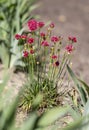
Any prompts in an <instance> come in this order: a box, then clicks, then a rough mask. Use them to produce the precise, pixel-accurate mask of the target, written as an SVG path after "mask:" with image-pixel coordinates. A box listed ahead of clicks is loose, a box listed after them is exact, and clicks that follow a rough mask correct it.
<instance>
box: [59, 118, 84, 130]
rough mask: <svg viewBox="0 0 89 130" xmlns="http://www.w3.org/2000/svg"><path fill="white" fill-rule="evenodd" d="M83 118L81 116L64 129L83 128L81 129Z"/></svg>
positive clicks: (75, 129)
mask: <svg viewBox="0 0 89 130" xmlns="http://www.w3.org/2000/svg"><path fill="white" fill-rule="evenodd" d="M82 121H83V118H79V119H78V120H77V121H76V122H75V121H74V122H72V123H70V124H69V125H68V126H66V127H65V128H63V129H62V130H81V129H79V128H80V127H81V125H82Z"/></svg>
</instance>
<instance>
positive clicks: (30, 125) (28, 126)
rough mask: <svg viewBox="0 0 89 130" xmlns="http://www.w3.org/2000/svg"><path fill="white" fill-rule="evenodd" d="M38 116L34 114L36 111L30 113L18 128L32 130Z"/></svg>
mask: <svg viewBox="0 0 89 130" xmlns="http://www.w3.org/2000/svg"><path fill="white" fill-rule="evenodd" d="M37 118H38V116H37V115H36V113H35V112H34V113H32V114H31V115H30V118H28V119H27V120H26V121H25V122H24V123H23V125H22V126H21V128H20V129H19V130H34V129H35V124H36V121H37Z"/></svg>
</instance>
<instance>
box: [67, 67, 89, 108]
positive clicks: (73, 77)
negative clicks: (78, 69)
mask: <svg viewBox="0 0 89 130" xmlns="http://www.w3.org/2000/svg"><path fill="white" fill-rule="evenodd" d="M67 70H68V72H69V74H70V76H71V78H72V80H73V81H74V84H75V85H76V88H77V90H78V92H79V94H80V97H81V100H82V103H83V105H85V104H86V102H87V95H86V92H85V90H84V89H83V88H82V86H81V85H80V82H79V80H78V78H77V77H76V76H75V74H74V73H73V71H72V70H71V68H70V67H69V66H68V65H67Z"/></svg>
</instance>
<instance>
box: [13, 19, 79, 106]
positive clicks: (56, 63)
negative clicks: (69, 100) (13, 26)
mask: <svg viewBox="0 0 89 130" xmlns="http://www.w3.org/2000/svg"><path fill="white" fill-rule="evenodd" d="M27 26H28V30H27V32H25V33H24V34H22V35H19V34H16V35H15V38H16V39H17V40H21V41H22V43H23V50H22V55H23V60H24V62H25V64H26V68H25V71H26V72H27V73H26V74H27V84H26V85H25V86H26V88H27V89H28V90H27V91H25V96H24V97H25V99H26V101H27V102H28V104H29V105H31V103H32V100H33V99H34V98H35V96H36V95H37V94H38V93H43V95H44V102H43V104H44V105H43V106H45V107H47V106H52V105H56V104H57V102H58V96H59V95H62V93H61V92H59V93H58V91H57V90H58V88H59V89H60V88H61V87H62V85H63V79H64V77H65V75H66V65H67V64H70V61H71V56H72V53H73V51H74V50H75V48H74V44H75V43H76V42H77V40H76V37H72V36H69V37H68V40H67V45H65V47H64V48H63V47H62V45H63V44H62V41H63V37H61V36H55V35H53V34H52V31H53V29H54V27H55V25H54V23H51V24H50V25H49V26H48V27H46V28H47V31H46V32H44V31H43V27H44V26H45V23H44V22H37V21H36V20H35V19H31V20H29V21H28V23H27ZM63 46H64V45H63ZM59 82H60V83H59ZM63 93H65V90H64V91H63ZM26 94H27V95H26Z"/></svg>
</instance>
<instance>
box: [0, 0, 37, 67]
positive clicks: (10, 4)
mask: <svg viewBox="0 0 89 130" xmlns="http://www.w3.org/2000/svg"><path fill="white" fill-rule="evenodd" d="M34 2H36V0H30V1H29V0H0V59H1V60H2V62H3V63H5V67H6V68H13V67H15V66H24V63H23V61H22V55H21V53H20V52H19V51H20V48H21V46H18V41H16V40H15V39H14V35H15V33H17V32H19V33H20V34H22V33H23V32H24V25H25V23H26V21H27V20H28V19H31V18H32V16H31V11H32V10H34V9H35V8H37V7H38V5H37V4H35V5H33V3H34ZM25 5H26V6H25Z"/></svg>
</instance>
